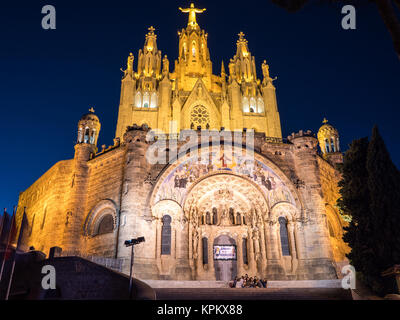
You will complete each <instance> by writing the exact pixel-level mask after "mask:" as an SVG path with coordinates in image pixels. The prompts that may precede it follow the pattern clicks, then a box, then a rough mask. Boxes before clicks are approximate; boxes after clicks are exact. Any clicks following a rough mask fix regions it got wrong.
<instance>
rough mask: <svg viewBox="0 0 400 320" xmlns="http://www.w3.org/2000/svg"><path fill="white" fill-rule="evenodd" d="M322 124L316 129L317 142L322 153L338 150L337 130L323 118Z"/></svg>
mask: <svg viewBox="0 0 400 320" xmlns="http://www.w3.org/2000/svg"><path fill="white" fill-rule="evenodd" d="M322 123H323V125H322V126H321V128H319V130H318V134H317V137H318V142H319V146H320V148H321V151H322V153H323V154H328V153H334V152H340V146H339V132H338V131H337V129H336V128H335V127H334V126H332V125H330V124H329V123H328V120H326V119H325V118H324V120H323V121H322Z"/></svg>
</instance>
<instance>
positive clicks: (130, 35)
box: [0, 0, 400, 211]
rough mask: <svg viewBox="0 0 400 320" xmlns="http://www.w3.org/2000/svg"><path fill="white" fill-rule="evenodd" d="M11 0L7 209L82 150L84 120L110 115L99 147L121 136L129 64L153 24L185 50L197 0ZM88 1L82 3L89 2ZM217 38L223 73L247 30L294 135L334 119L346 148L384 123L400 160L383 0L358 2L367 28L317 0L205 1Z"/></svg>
mask: <svg viewBox="0 0 400 320" xmlns="http://www.w3.org/2000/svg"><path fill="white" fill-rule="evenodd" d="M4 2H5V1H2V4H1V5H0V11H1V12H0V24H1V29H0V34H1V37H0V41H1V50H0V106H1V119H2V121H1V128H0V130H1V150H2V154H1V157H0V168H1V180H2V181H1V193H0V206H3V207H7V208H9V211H11V210H10V209H11V207H12V206H13V205H14V204H17V201H18V194H19V192H20V191H23V190H25V189H26V188H28V187H29V186H30V185H31V184H32V183H33V182H34V181H35V180H36V179H38V178H39V177H40V176H41V175H42V174H43V173H45V172H46V171H47V170H48V169H49V168H50V167H51V166H52V165H53V164H55V163H56V162H57V161H59V160H63V159H70V158H72V157H73V154H74V148H73V146H74V142H75V140H76V127H77V122H78V120H79V118H80V117H81V115H82V114H83V113H85V112H86V111H87V110H88V109H89V108H90V107H92V106H93V107H94V108H95V110H96V114H97V115H98V116H99V117H100V120H101V123H102V129H101V132H100V139H99V144H98V145H99V146H101V145H102V144H106V145H110V144H112V143H113V138H114V134H115V127H116V122H117V115H118V104H119V96H120V80H121V76H122V73H121V71H120V68H121V67H125V63H126V58H127V56H128V54H129V52H130V51H132V52H133V54H134V55H135V65H136V57H137V51H138V50H139V49H140V48H142V46H143V44H144V36H145V34H146V32H147V28H148V27H149V26H151V25H153V26H154V27H155V28H156V34H157V35H158V47H159V49H161V50H162V54H163V55H164V54H167V55H168V58H169V59H170V62H171V64H170V65H171V71H172V67H173V65H174V64H173V59H175V58H176V57H177V54H178V52H177V51H178V50H177V46H178V36H177V31H178V30H179V29H181V28H182V27H185V26H186V23H187V15H186V14H182V13H181V12H180V11H179V10H178V7H179V6H182V7H183V6H187V5H188V4H189V2H188V1H177V2H174V1H161V2H158V1H121V0H114V1H107V2H101V1H75V0H70V1H55V0H48V1H37V0H34V1H12V2H11V1H7V2H8V3H7V4H5V3H4ZM82 3H83V4H82ZM46 4H52V5H54V6H55V7H56V10H57V30H53V31H45V30H43V29H42V28H41V19H42V16H43V15H42V14H41V8H42V6H44V5H46ZM195 4H196V6H197V7H206V8H207V11H206V12H205V13H203V14H201V15H199V17H198V22H199V24H200V26H201V27H202V28H203V29H205V30H206V31H207V32H208V34H209V42H208V45H209V48H210V54H211V59H212V61H213V71H214V74H219V72H220V65H221V60H224V61H225V67H226V68H227V63H228V61H229V59H230V58H231V57H233V55H234V54H235V50H236V39H237V34H238V33H239V32H240V31H243V32H244V33H245V34H246V38H247V40H248V41H249V48H250V51H251V52H252V54H253V55H254V56H255V57H256V64H257V68H258V74H259V76H260V74H261V70H260V69H261V68H260V66H261V63H262V61H263V60H264V59H266V60H267V61H268V63H269V65H270V72H271V76H273V77H274V76H278V80H277V81H276V82H275V83H274V84H275V85H276V88H277V99H278V107H279V111H280V115H281V123H282V130H283V135H284V137H286V136H287V135H289V134H290V133H291V132H296V131H298V130H300V129H305V130H307V129H311V130H313V131H314V132H317V131H318V128H319V127H320V125H321V121H322V119H323V117H327V118H328V119H329V122H330V123H331V124H333V125H334V126H335V127H337V128H338V130H339V133H340V135H341V147H342V149H346V148H347V145H348V144H349V143H350V142H351V141H352V140H353V139H355V138H360V137H363V136H369V135H370V133H371V129H372V126H373V125H374V124H377V125H378V126H379V128H380V131H381V134H382V136H383V138H384V139H385V142H386V144H387V146H388V149H389V151H390V153H391V155H392V158H393V161H394V163H395V164H396V165H397V167H400V150H399V143H398V139H399V134H398V129H399V128H398V127H399V118H400V111H399V103H398V94H399V92H400V90H399V89H400V61H399V60H398V58H397V57H396V54H395V52H394V50H393V45H392V42H391V38H390V36H389V33H388V31H387V30H386V28H385V26H384V24H383V22H382V20H381V18H380V16H379V14H378V12H377V10H376V8H375V6H374V4H368V5H365V6H362V7H357V29H356V30H347V31H346V30H343V29H342V28H341V18H342V14H341V6H334V5H321V4H316V5H308V6H307V7H305V8H304V9H302V10H301V11H300V12H297V13H288V12H286V11H285V10H284V9H281V8H279V7H277V6H275V5H273V4H272V3H271V2H270V1H268V0H265V1H254V0H246V1H244V2H241V3H236V2H233V1H225V0H218V1H216V0H213V1H205V0H201V1H199V2H195ZM398 13H399V12H398Z"/></svg>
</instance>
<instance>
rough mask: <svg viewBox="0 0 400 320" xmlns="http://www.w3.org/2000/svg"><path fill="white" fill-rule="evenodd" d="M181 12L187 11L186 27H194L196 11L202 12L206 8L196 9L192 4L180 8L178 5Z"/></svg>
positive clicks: (195, 24)
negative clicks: (188, 6)
mask: <svg viewBox="0 0 400 320" xmlns="http://www.w3.org/2000/svg"><path fill="white" fill-rule="evenodd" d="M179 10H181V11H182V12H183V13H189V20H188V27H192V28H196V27H197V26H198V24H197V21H196V13H203V12H204V11H206V9H205V8H204V9H197V8H195V7H194V4H193V3H191V4H190V8H186V9H182V8H181V7H179Z"/></svg>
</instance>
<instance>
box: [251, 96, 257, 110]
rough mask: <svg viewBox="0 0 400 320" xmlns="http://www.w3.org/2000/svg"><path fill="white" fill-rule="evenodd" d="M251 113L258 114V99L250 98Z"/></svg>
mask: <svg viewBox="0 0 400 320" xmlns="http://www.w3.org/2000/svg"><path fill="white" fill-rule="evenodd" d="M250 112H256V99H254V98H250Z"/></svg>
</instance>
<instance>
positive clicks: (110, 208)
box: [84, 199, 118, 237]
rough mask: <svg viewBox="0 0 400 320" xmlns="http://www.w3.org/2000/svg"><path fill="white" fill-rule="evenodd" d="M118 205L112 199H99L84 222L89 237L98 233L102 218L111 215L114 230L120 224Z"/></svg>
mask: <svg viewBox="0 0 400 320" xmlns="http://www.w3.org/2000/svg"><path fill="white" fill-rule="evenodd" d="M117 211H118V210H117V205H116V204H115V202H114V201H112V200H110V199H104V200H101V201H99V202H98V203H97V204H96V205H95V206H94V207H93V208H92V210H91V211H90V212H89V214H88V216H87V217H86V221H85V224H84V234H85V235H86V236H89V237H94V236H96V235H98V228H99V226H100V223H101V222H102V220H103V219H104V218H105V217H106V216H108V215H110V216H111V217H112V223H113V228H112V229H113V231H115V229H116V227H117V225H118V216H117Z"/></svg>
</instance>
